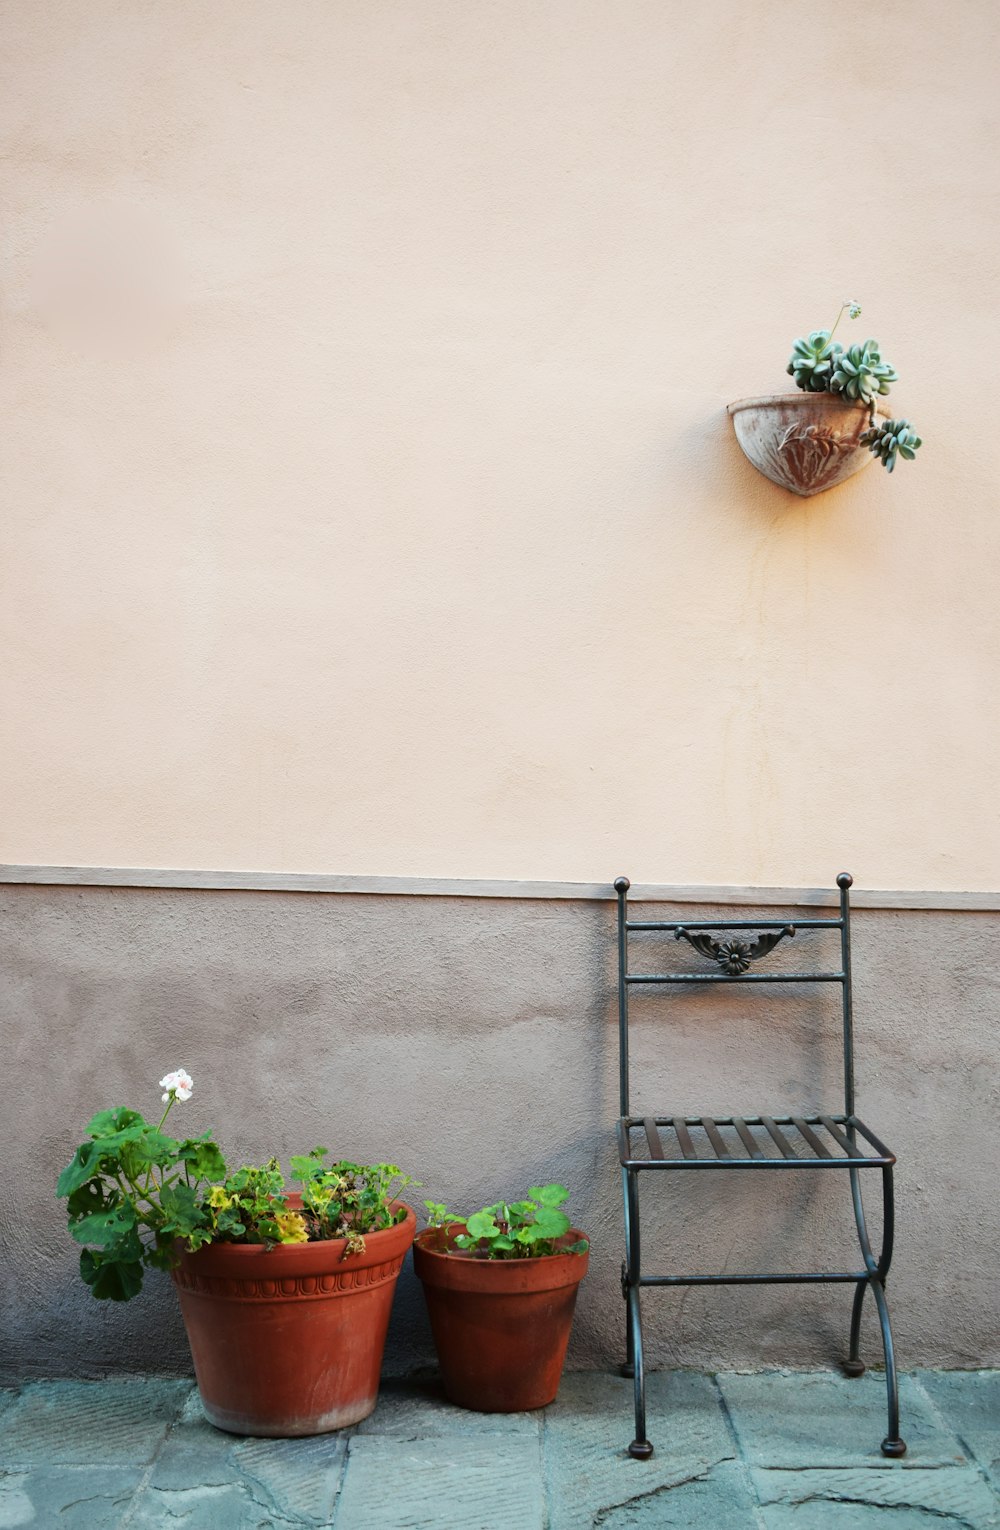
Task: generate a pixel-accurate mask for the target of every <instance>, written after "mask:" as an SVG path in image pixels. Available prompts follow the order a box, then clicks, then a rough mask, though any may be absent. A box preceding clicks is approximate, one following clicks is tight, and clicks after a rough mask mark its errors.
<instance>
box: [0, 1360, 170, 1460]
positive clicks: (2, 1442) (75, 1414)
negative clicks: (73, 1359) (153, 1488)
mask: <svg viewBox="0 0 1000 1530" xmlns="http://www.w3.org/2000/svg"><path fill="white" fill-rule="evenodd" d="M190 1392H191V1383H190V1381H168V1380H149V1381H62V1382H59V1383H52V1382H44V1381H39V1382H30V1383H28V1385H26V1386H25V1387H24V1389H23V1391H22V1392H21V1395H20V1397H19V1398H18V1400H17V1402H16V1403H15V1404H14V1405H13V1407H11V1408H8V1409H7V1411H6V1412H5V1413H2V1414H0V1465H2V1466H4V1467H6V1468H7V1469H8V1470H9V1469H10V1468H12V1467H20V1466H25V1467H31V1466H97V1465H106V1466H145V1465H147V1464H148V1463H149V1462H150V1461H152V1459H153V1457H154V1456H155V1455H156V1452H157V1450H158V1449H159V1447H160V1445H161V1444H162V1443H163V1440H164V1438H165V1436H166V1433H167V1430H168V1429H169V1428H170V1425H171V1424H172V1423H173V1422H174V1421H175V1419H177V1418H178V1417H179V1415H180V1412H181V1409H182V1408H183V1406H184V1403H185V1401H186V1399H187V1397H188V1396H189V1394H190Z"/></svg>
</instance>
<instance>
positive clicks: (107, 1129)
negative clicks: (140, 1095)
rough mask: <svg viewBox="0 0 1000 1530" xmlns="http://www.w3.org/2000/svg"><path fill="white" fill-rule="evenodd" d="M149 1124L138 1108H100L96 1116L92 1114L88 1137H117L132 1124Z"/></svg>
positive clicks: (140, 1125) (87, 1128)
mask: <svg viewBox="0 0 1000 1530" xmlns="http://www.w3.org/2000/svg"><path fill="white" fill-rule="evenodd" d="M147 1125H148V1122H146V1121H144V1120H143V1118H142V1116H141V1115H140V1114H139V1112H138V1111H137V1110H122V1109H119V1110H99V1111H98V1112H97V1115H96V1116H91V1118H90V1120H89V1121H88V1122H87V1125H86V1128H85V1130H86V1133H87V1136H88V1137H115V1136H117V1135H118V1133H119V1132H123V1131H127V1130H128V1128H129V1127H130V1126H139V1127H145V1126H147Z"/></svg>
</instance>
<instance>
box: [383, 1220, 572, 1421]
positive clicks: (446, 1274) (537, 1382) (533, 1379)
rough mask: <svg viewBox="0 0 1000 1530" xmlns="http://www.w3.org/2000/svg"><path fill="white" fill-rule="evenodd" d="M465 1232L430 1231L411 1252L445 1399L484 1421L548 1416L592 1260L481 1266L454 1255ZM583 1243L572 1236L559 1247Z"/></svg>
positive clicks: (486, 1262) (563, 1257)
mask: <svg viewBox="0 0 1000 1530" xmlns="http://www.w3.org/2000/svg"><path fill="white" fill-rule="evenodd" d="M463 1229H464V1223H462V1222H452V1223H450V1224H449V1225H448V1226H447V1227H435V1228H427V1229H426V1230H425V1231H424V1232H422V1233H421V1234H420V1236H419V1238H418V1239H417V1241H416V1243H415V1244H414V1245H413V1266H414V1269H415V1270H416V1272H417V1274H418V1275H419V1277H420V1279H421V1281H422V1282H423V1287H424V1296H425V1297H426V1299H427V1310H428V1312H429V1314H430V1320H431V1329H432V1331H433V1334H434V1343H435V1346H436V1348H437V1352H438V1359H439V1361H440V1363H441V1377H442V1380H443V1382H444V1389H445V1392H446V1393H447V1395H448V1397H449V1398H450V1399H451V1401H452V1402H454V1403H458V1404H459V1406H460V1407H462V1408H474V1409H475V1410H476V1411H477V1412H479V1413H518V1412H521V1411H522V1410H524V1409H528V1408H544V1407H545V1405H546V1403H550V1402H552V1401H553V1400H554V1398H555V1395H556V1393H557V1392H558V1390H559V1379H560V1377H561V1376H562V1368H563V1361H564V1360H565V1358H566V1345H567V1344H568V1343H569V1331H570V1328H571V1327H572V1324H573V1308H574V1307H575V1306H576V1293H577V1288H578V1286H579V1284H580V1281H581V1280H582V1279H583V1277H584V1276H585V1275H586V1273H587V1265H588V1262H589V1255H588V1254H586V1253H583V1254H550V1255H548V1256H546V1257H545V1258H541V1259H480V1258H477V1257H476V1256H475V1255H474V1254H470V1253H465V1252H463V1251H462V1250H460V1249H456V1248H455V1247H454V1243H453V1239H454V1236H455V1234H456V1233H457V1232H461V1231H463ZM583 1236H584V1234H583V1233H581V1232H580V1231H578V1230H577V1229H575V1228H574V1229H573V1230H572V1231H570V1232H568V1233H567V1234H566V1235H565V1237H564V1238H561V1239H560V1240H559V1242H560V1243H562V1244H569V1243H575V1242H577V1241H578V1240H579V1239H580V1238H582V1237H583Z"/></svg>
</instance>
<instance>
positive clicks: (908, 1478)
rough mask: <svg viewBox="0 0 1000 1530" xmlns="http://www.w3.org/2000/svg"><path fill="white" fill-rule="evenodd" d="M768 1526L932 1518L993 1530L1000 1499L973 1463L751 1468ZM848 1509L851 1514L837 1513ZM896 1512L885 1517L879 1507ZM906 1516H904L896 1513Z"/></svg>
mask: <svg viewBox="0 0 1000 1530" xmlns="http://www.w3.org/2000/svg"><path fill="white" fill-rule="evenodd" d="M751 1476H752V1479H753V1485H754V1488H755V1489H756V1492H757V1496H758V1498H759V1500H760V1503H761V1506H762V1509H763V1515H764V1519H765V1522H766V1524H767V1526H768V1530H771V1527H773V1530H785V1527H786V1526H788V1525H800V1526H801V1525H807V1526H809V1527H812V1526H813V1525H816V1526H817V1530H823V1527H825V1526H826V1525H827V1524H830V1525H840V1524H844V1525H852V1526H853V1525H859V1526H861V1525H867V1524H868V1523H871V1524H872V1525H874V1524H880V1525H884V1524H887V1523H888V1524H892V1523H894V1522H896V1521H897V1520H898V1522H899V1523H901V1524H905V1523H910V1524H913V1525H925V1526H926V1525H927V1524H928V1523H929V1522H930V1523H933V1520H934V1519H935V1518H936V1519H938V1521H939V1522H942V1521H944V1522H948V1521H950V1522H951V1523H952V1524H953V1525H956V1526H957V1525H962V1526H965V1527H967V1530H996V1527H997V1526H998V1525H1000V1513H998V1510H1000V1502H998V1500H997V1497H996V1495H995V1494H994V1493H993V1492H992V1491H991V1489H990V1488H989V1486H988V1485H987V1483H986V1481H985V1480H984V1478H983V1476H982V1474H981V1473H980V1472H979V1471H978V1470H977V1469H976V1467H974V1466H957V1467H952V1468H942V1467H923V1466H917V1467H914V1468H912V1470H910V1471H905V1472H904V1471H887V1472H873V1471H872V1470H871V1469H870V1468H869V1467H866V1466H860V1467H856V1468H855V1469H854V1470H853V1471H838V1470H828V1469H823V1468H807V1469H805V1470H803V1471H774V1470H771V1471H766V1470H762V1469H761V1468H759V1467H757V1468H754V1469H753V1470H752V1472H751ZM845 1507H849V1508H850V1509H851V1511H852V1512H853V1515H854V1518H853V1519H852V1518H845V1517H844V1516H843V1515H842V1514H841V1513H840V1511H841V1510H842V1509H844V1508H845ZM886 1509H892V1510H894V1511H897V1512H896V1514H895V1515H894V1517H893V1518H890V1519H889V1520H887V1519H886V1518H885V1513H884V1511H885V1510H886ZM900 1516H905V1517H900Z"/></svg>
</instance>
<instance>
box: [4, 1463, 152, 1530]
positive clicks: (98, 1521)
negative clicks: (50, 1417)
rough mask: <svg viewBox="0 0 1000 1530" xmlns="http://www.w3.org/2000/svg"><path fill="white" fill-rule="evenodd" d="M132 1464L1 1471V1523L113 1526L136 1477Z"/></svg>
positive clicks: (37, 1527)
mask: <svg viewBox="0 0 1000 1530" xmlns="http://www.w3.org/2000/svg"><path fill="white" fill-rule="evenodd" d="M141 1480H142V1469H141V1467H136V1466H131V1467H129V1466H62V1467H58V1466H57V1467H48V1466H43V1467H38V1468H35V1469H34V1470H32V1471H23V1472H4V1473H3V1474H2V1475H0V1527H2V1530H14V1527H15V1526H18V1527H19V1526H21V1525H24V1526H30V1527H31V1530H45V1527H55V1526H58V1527H59V1530H118V1527H119V1525H120V1524H121V1522H122V1516H123V1514H124V1513H125V1510H126V1509H127V1508H128V1505H129V1503H130V1502H131V1500H132V1496H133V1494H134V1493H135V1490H136V1488H137V1487H138V1485H139V1483H140V1481H141Z"/></svg>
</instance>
